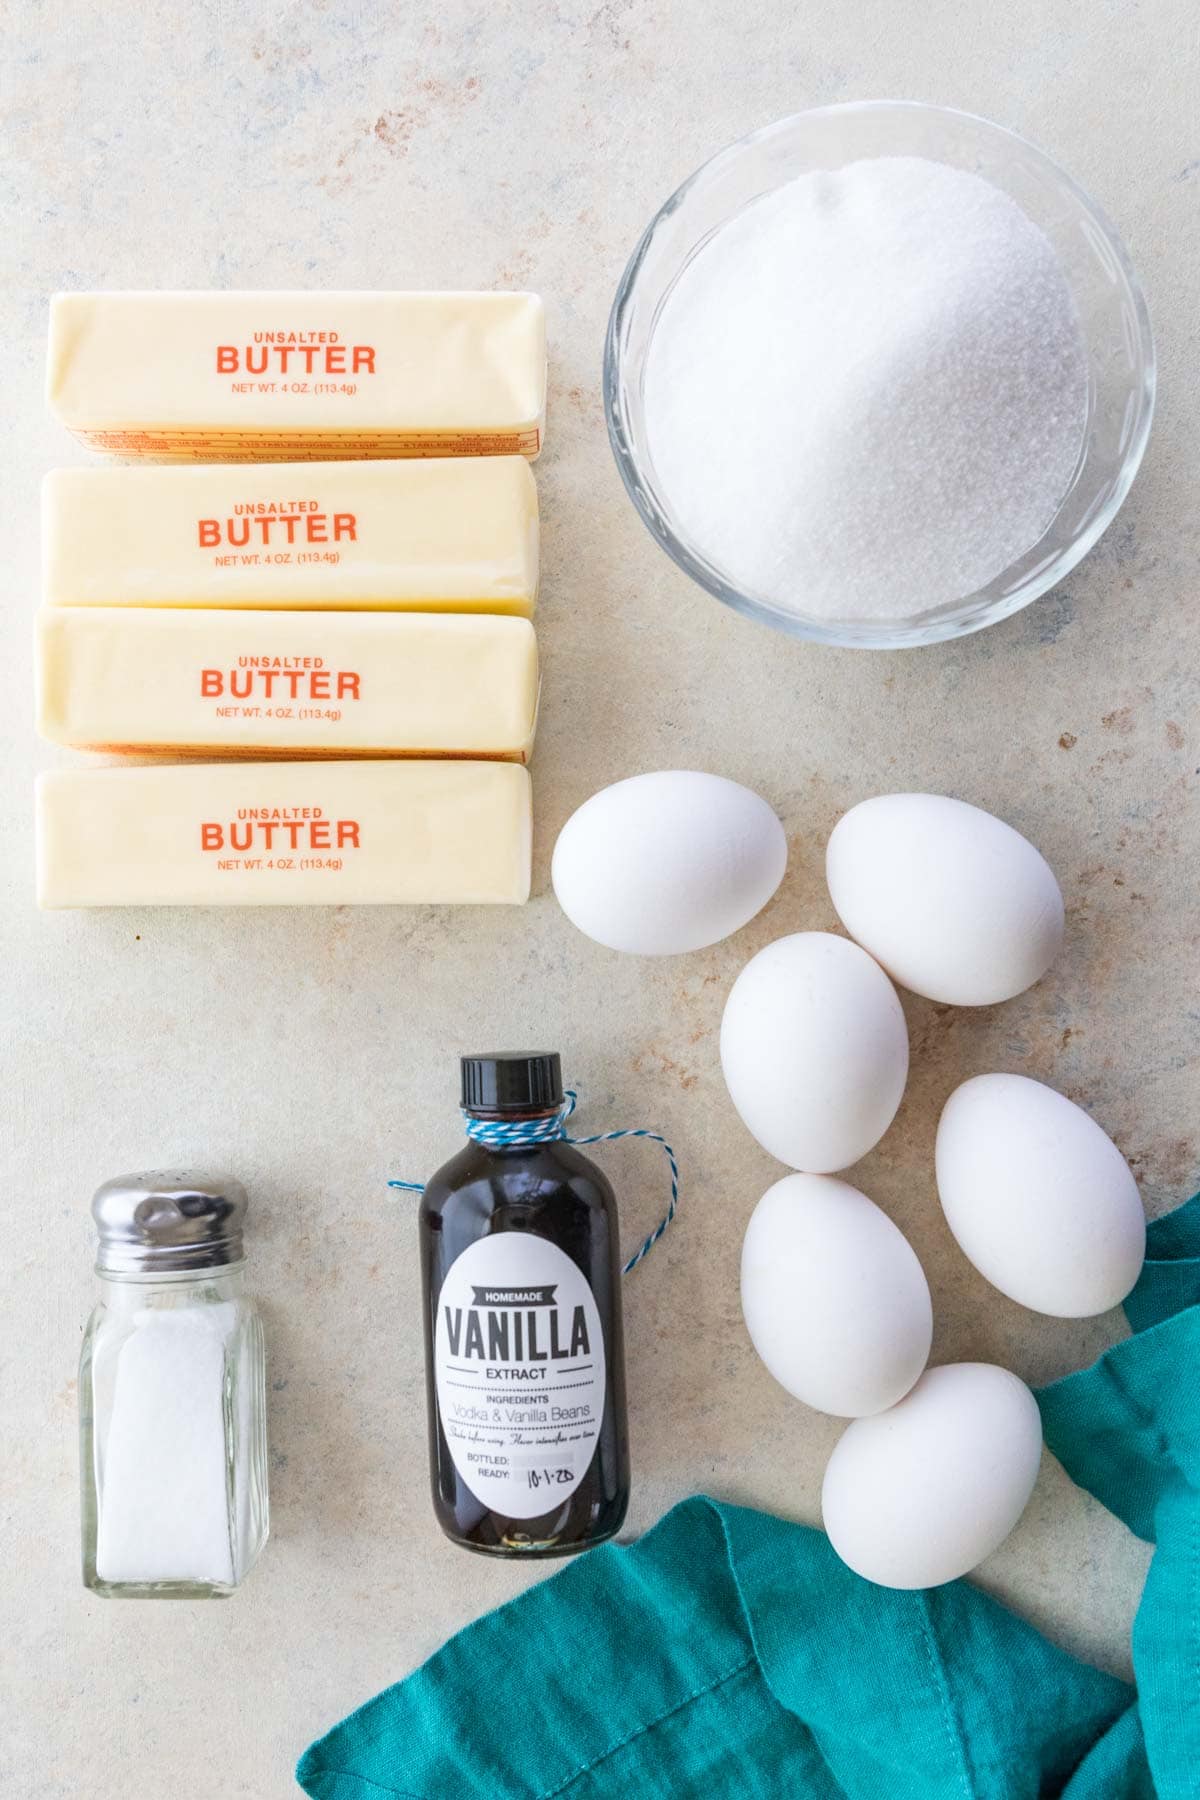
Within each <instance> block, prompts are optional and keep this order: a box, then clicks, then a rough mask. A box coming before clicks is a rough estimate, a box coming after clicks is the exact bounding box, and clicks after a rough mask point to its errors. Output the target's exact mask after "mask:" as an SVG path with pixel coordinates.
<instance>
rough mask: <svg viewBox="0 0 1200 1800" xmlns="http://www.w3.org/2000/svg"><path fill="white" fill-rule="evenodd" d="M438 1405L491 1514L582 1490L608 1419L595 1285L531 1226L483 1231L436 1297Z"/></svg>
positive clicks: (515, 1512) (526, 1513) (512, 1512)
mask: <svg viewBox="0 0 1200 1800" xmlns="http://www.w3.org/2000/svg"><path fill="white" fill-rule="evenodd" d="M434 1366H435V1372H436V1383H437V1401H438V1412H439V1414H440V1417H441V1424H442V1431H443V1434H444V1435H445V1439H446V1443H447V1445H448V1447H449V1450H450V1455H451V1456H452V1457H453V1459H454V1466H455V1468H456V1469H457V1470H458V1472H459V1474H460V1475H461V1476H462V1478H463V1480H464V1481H465V1482H466V1484H467V1486H468V1487H469V1488H470V1490H471V1492H472V1493H473V1494H474V1495H475V1496H476V1497H477V1498H478V1499H479V1500H482V1501H483V1503H484V1505H485V1506H487V1507H490V1508H491V1510H492V1511H493V1512H496V1513H499V1514H501V1515H502V1516H506V1517H508V1518H512V1519H533V1518H538V1517H540V1516H541V1515H542V1514H543V1513H548V1512H551V1511H553V1509H554V1508H555V1506H556V1505H557V1504H558V1503H559V1502H560V1501H561V1500H565V1499H566V1498H567V1496H568V1495H569V1494H571V1493H572V1492H573V1490H574V1489H575V1488H576V1487H577V1486H578V1484H579V1482H580V1480H581V1479H582V1477H583V1476H584V1475H585V1474H586V1473H587V1469H588V1466H589V1464H590V1463H591V1460H592V1457H593V1456H594V1454H595V1451H596V1444H597V1440H598V1437H599V1432H600V1424H601V1420H602V1419H603V1417H604V1393H605V1380H604V1338H603V1336H602V1333H601V1329H600V1315H599V1312H598V1311H597V1309H596V1302H595V1300H594V1299H593V1297H592V1290H591V1288H590V1287H589V1286H588V1284H587V1282H586V1280H585V1279H584V1277H583V1275H582V1273H581V1272H580V1270H579V1269H578V1268H577V1267H576V1265H575V1264H574V1263H573V1262H572V1261H571V1259H570V1257H569V1256H567V1255H566V1254H565V1253H564V1252H563V1251H562V1250H560V1249H559V1248H558V1246H557V1245H556V1244H552V1243H550V1242H549V1241H548V1239H546V1238H541V1237H536V1236H534V1235H533V1234H532V1233H531V1232H524V1231H520V1232H517V1231H513V1232H497V1233H495V1234H494V1235H493V1236H491V1237H486V1238H480V1239H479V1240H478V1242H477V1243H474V1244H472V1245H471V1246H470V1247H469V1248H468V1249H466V1250H464V1251H463V1253H462V1255H461V1256H460V1257H459V1258H458V1260H457V1261H456V1262H455V1263H453V1264H452V1265H451V1268H450V1271H449V1273H448V1274H447V1276H446V1279H445V1281H444V1282H443V1283H442V1290H441V1293H440V1294H439V1295H438V1302H437V1325H436V1331H435V1344H434Z"/></svg>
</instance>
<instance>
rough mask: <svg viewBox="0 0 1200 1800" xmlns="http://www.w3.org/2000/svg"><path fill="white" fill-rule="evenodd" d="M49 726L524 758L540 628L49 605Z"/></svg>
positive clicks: (119, 743)
mask: <svg viewBox="0 0 1200 1800" xmlns="http://www.w3.org/2000/svg"><path fill="white" fill-rule="evenodd" d="M37 651H38V654H37V711H38V730H39V731H40V732H41V734H42V736H43V737H45V738H49V739H50V740H51V741H52V742H53V743H56V744H67V745H70V746H71V747H72V748H73V749H77V750H137V751H161V750H168V751H171V752H173V753H174V754H176V755H187V754H192V755H202V756H203V755H208V756H211V755H213V754H214V752H215V753H216V754H218V755H238V754H250V755H254V756H262V755H264V754H265V755H268V756H272V755H275V756H282V755H288V756H297V755H298V756H470V757H509V758H513V759H515V760H516V761H519V762H524V761H525V759H526V758H527V756H528V755H529V751H530V749H531V747H532V744H533V732H534V724H535V721H536V716H537V697H538V670H537V640H536V637H535V634H534V629H533V626H532V625H531V624H530V623H529V621H528V619H504V618H491V617H488V616H487V615H485V614H482V613H476V614H472V615H469V616H456V615H454V614H452V613H339V614H337V615H334V616H330V615H328V614H321V613H311V612H309V613H284V612H261V613H253V612H181V611H172V610H170V609H164V608H159V607H129V608H126V607H107V606H104V607H91V606H89V607H77V606H64V607H47V608H45V609H44V610H43V611H42V612H41V613H40V614H39V616H38V623H37Z"/></svg>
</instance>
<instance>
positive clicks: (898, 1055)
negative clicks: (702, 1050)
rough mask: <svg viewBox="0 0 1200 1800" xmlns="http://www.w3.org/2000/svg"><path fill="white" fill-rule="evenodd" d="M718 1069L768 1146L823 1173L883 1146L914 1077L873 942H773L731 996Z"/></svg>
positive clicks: (809, 936) (818, 935) (806, 938)
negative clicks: (870, 950) (870, 951)
mask: <svg viewBox="0 0 1200 1800" xmlns="http://www.w3.org/2000/svg"><path fill="white" fill-rule="evenodd" d="M721 1067H722V1069H723V1071H724V1074H725V1083H726V1086H727V1087H728V1089H729V1093H730V1097H731V1098H732V1100H733V1104H734V1105H735V1106H736V1107H737V1110H738V1112H739V1113H740V1114H741V1116H742V1120H743V1122H744V1123H745V1125H746V1126H747V1128H748V1129H749V1131H750V1132H751V1133H752V1134H753V1135H754V1137H756V1138H757V1139H758V1141H759V1143H760V1144H761V1145H762V1147H763V1149H764V1150H769V1151H770V1153H771V1155H772V1156H776V1157H778V1158H779V1161H780V1162H782V1163H787V1164H788V1165H789V1166H790V1167H791V1168H793V1169H804V1170H806V1171H808V1172H809V1173H810V1174H814V1175H829V1174H833V1173H834V1172H835V1171H836V1170H838V1169H847V1168H849V1167H850V1165H851V1163H856V1162H857V1161H858V1159H859V1158H860V1157H861V1156H865V1155H866V1154H867V1151H868V1150H870V1149H871V1148H872V1147H873V1146H874V1145H875V1144H877V1143H878V1142H879V1140H880V1138H881V1137H882V1136H883V1134H884V1132H885V1131H886V1130H887V1128H888V1126H889V1125H890V1124H891V1122H892V1120H893V1118H894V1117H895V1116H896V1108H897V1107H898V1106H899V1104H900V1099H901V1096H902V1095H903V1093H904V1083H905V1081H906V1080H907V1078H908V1028H907V1027H906V1025H905V1023H904V1013H903V1012H902V1010H901V1007H900V1002H899V1000H898V999H897V997H896V990H895V988H893V986H892V984H891V982H890V981H889V980H888V978H887V976H886V975H885V974H884V972H883V970H882V969H881V968H880V967H879V964H878V963H876V962H873V961H872V960H871V958H870V957H869V956H868V955H867V953H866V951H865V950H860V949H859V947H858V945H857V944H851V943H849V942H848V941H847V939H846V938H840V937H834V936H833V935H832V934H831V933H830V932H827V931H801V932H797V933H796V935H795V936H793V937H784V938H778V939H776V941H775V943H773V944H768V945H767V947H766V949H765V950H760V951H759V953H758V955H757V956H755V957H752V958H751V960H750V961H749V962H748V963H747V964H746V967H745V968H744V969H743V970H742V972H741V974H740V975H739V976H738V978H737V980H736V981H735V982H734V984H733V987H732V988H731V989H730V993H729V998H728V1000H727V1001H726V1002H725V1013H724V1017H723V1018H722V1020H721Z"/></svg>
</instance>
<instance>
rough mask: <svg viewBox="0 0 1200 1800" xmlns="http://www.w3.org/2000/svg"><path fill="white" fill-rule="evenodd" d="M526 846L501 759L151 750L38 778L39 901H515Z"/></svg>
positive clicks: (524, 893) (526, 796) (520, 799)
mask: <svg viewBox="0 0 1200 1800" xmlns="http://www.w3.org/2000/svg"><path fill="white" fill-rule="evenodd" d="M529 858H530V785H529V772H528V770H526V769H523V768H521V767H520V766H519V765H518V764H516V763H502V762H490V763H489V762H419V761H418V762H363V763H354V762H334V763H317V762H293V763H282V762H274V763H245V762H243V763H236V762H235V763H216V764H211V763H204V764H195V763H193V764H178V765H163V764H161V763H160V764H158V765H157V766H152V767H147V768H128V767H127V768H104V769H52V770H50V771H49V772H48V773H46V774H44V775H42V776H40V777H39V779H38V784H37V884H38V885H37V897H38V904H39V905H40V906H45V907H58V906H344V905H347V904H357V905H365V904H371V903H374V904H380V905H386V904H415V903H437V904H445V905H475V904H480V903H484V902H489V903H490V902H511V903H520V902H521V901H524V900H527V899H528V898H529Z"/></svg>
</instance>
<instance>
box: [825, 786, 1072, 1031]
mask: <svg viewBox="0 0 1200 1800" xmlns="http://www.w3.org/2000/svg"><path fill="white" fill-rule="evenodd" d="M825 873H826V878H827V880H828V882H829V892H830V896H831V897H832V900H833V904H834V906H835V907H836V909H837V914H838V917H839V918H840V919H841V921H842V924H843V925H844V926H845V927H846V930H847V931H848V932H849V933H850V936H851V937H852V938H854V939H856V940H857V942H858V943H860V944H861V945H862V946H863V948H864V949H866V950H869V951H870V952H871V955H872V956H873V957H875V959H876V960H877V961H878V962H879V963H881V964H882V965H883V967H884V968H885V969H886V970H887V972H888V974H889V975H890V976H891V977H892V979H893V981H898V982H899V983H900V986H901V987H906V988H911V990H912V992H913V993H914V994H924V995H925V997H926V998H927V999H929V1000H941V1001H944V1002H945V1003H946V1004H948V1005H950V1006H992V1005H994V1004H995V1003H996V1002H997V1001H999V1000H1011V999H1012V997H1013V995H1014V994H1019V993H1021V992H1022V991H1023V990H1024V989H1025V988H1027V987H1031V986H1032V985H1033V983H1034V982H1035V981H1038V980H1040V979H1041V977H1042V976H1043V975H1044V974H1045V973H1046V970H1047V969H1048V968H1049V967H1050V964H1051V963H1052V962H1053V961H1054V958H1055V957H1056V956H1057V954H1058V951H1059V948H1060V946H1061V944H1062V938H1063V901H1062V894H1061V892H1060V890H1059V886H1058V883H1057V881H1056V880H1055V879H1054V873H1053V871H1052V869H1051V868H1050V865H1049V864H1048V863H1047V862H1046V860H1045V858H1044V857H1043V856H1042V855H1041V854H1040V853H1039V852H1038V851H1037V850H1035V849H1034V847H1033V845H1032V844H1031V843H1029V842H1028V840H1027V839H1025V838H1023V837H1022V836H1021V835H1020V833H1019V832H1016V831H1014V830H1013V829H1012V827H1011V826H1010V825H1005V824H1004V822H1003V820H1001V819H996V818H993V817H992V815H991V813H986V812H981V811H980V809H979V808H978V807H977V806H968V805H967V804H966V802H965V801H963V800H950V799H947V798H946V796H945V795H942V794H880V795H878V796H877V797H876V798H875V799H874V800H864V801H863V802H862V804H861V805H859V806H854V807H851V809H850V811H849V812H848V813H846V814H845V815H844V817H842V818H841V819H839V821H838V823H837V824H836V825H835V826H834V829H833V835H832V836H831V838H830V840H829V847H828V849H827V851H826V854H825Z"/></svg>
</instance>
